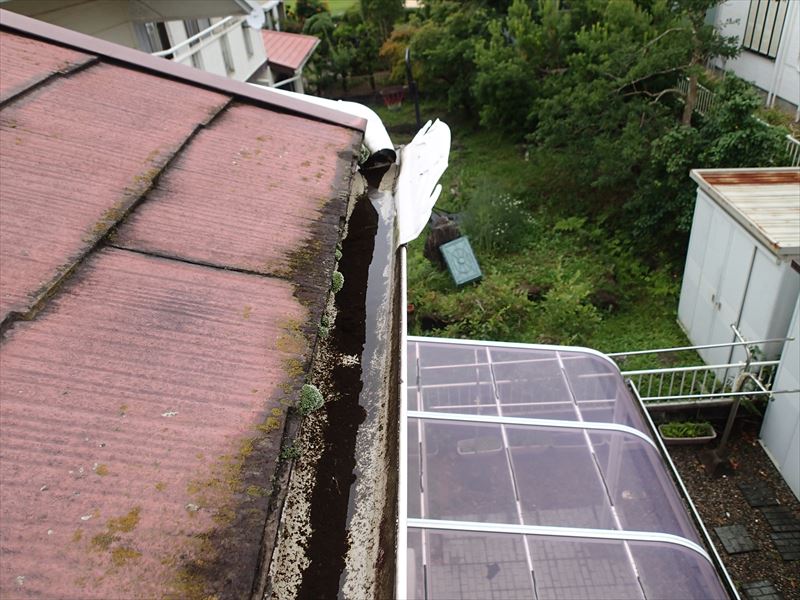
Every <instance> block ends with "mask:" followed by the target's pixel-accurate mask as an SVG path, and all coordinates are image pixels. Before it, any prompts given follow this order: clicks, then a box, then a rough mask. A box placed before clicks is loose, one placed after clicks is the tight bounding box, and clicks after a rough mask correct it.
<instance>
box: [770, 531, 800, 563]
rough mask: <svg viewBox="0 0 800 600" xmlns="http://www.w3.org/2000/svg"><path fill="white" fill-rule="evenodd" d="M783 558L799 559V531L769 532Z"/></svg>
mask: <svg viewBox="0 0 800 600" xmlns="http://www.w3.org/2000/svg"><path fill="white" fill-rule="evenodd" d="M769 537H771V538H772V541H773V542H774V544H775V547H776V548H777V549H778V553H779V554H780V555H781V558H782V559H783V560H800V531H784V532H780V533H770V534H769Z"/></svg>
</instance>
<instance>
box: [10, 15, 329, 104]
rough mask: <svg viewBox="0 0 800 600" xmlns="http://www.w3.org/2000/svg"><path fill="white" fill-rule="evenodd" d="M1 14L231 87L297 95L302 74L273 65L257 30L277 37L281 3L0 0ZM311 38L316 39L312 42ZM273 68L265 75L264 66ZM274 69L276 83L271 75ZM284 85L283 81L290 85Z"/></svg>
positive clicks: (294, 38)
mask: <svg viewBox="0 0 800 600" xmlns="http://www.w3.org/2000/svg"><path fill="white" fill-rule="evenodd" d="M0 4H2V6H3V8H5V9H8V10H11V11H14V12H18V13H20V14H23V15H26V16H29V17H33V18H36V19H39V20H42V21H45V22H47V23H52V24H54V25H59V26H62V27H67V28H69V29H73V30H75V31H79V32H81V33H86V34H89V35H93V36H95V37H99V38H101V39H104V40H107V41H110V42H114V43H116V44H121V45H123V46H128V47H129V48H136V49H138V50H141V51H143V52H147V53H148V54H154V55H156V56H160V57H164V58H168V59H170V60H174V61H175V62H179V63H181V64H185V65H188V66H191V67H194V68H196V69H202V70H204V71H207V72H209V73H213V74H215V75H222V76H223V77H229V78H231V79H236V80H238V81H248V80H250V81H258V82H259V83H262V84H265V85H269V86H273V85H275V83H276V81H278V82H279V83H278V85H280V86H282V87H284V88H287V86H291V87H290V88H287V89H292V90H293V91H298V92H302V91H303V84H302V77H303V73H302V69H303V66H305V63H306V62H307V61H308V59H309V58H310V56H311V53H312V52H313V50H314V47H316V46H314V47H312V48H310V49H308V50H307V53H306V54H304V55H303V56H302V57H301V58H302V60H301V61H300V62H298V63H296V64H295V63H293V65H294V67H295V68H294V69H292V70H291V73H290V74H288V75H284V73H285V72H286V70H285V68H284V65H283V62H279V63H277V64H276V65H274V66H273V65H272V63H271V60H270V61H269V62H268V57H269V53H268V50H267V48H266V47H265V43H264V38H263V37H262V34H261V29H262V27H263V28H266V29H267V30H270V31H273V32H275V33H278V32H279V30H280V26H281V25H280V24H281V20H282V19H283V18H284V5H283V0H147V1H145V0H116V1H115V2H105V1H102V0H0ZM280 35H281V36H282V37H281V39H282V40H283V44H281V45H279V47H278V48H277V51H279V52H280V50H281V48H282V47H283V46H286V45H289V46H300V47H303V48H306V46H307V44H308V42H307V40H306V38H308V37H309V36H302V35H297V34H290V33H281V34H280ZM313 39H316V38H313ZM271 66H273V69H272V71H271V70H270V67H271ZM275 70H277V71H279V75H278V76H277V77H273V76H272V72H273V71H275ZM289 78H291V80H290V81H285V82H284V81H282V80H284V79H289Z"/></svg>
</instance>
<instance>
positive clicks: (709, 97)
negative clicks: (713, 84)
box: [678, 77, 716, 115]
mask: <svg viewBox="0 0 800 600" xmlns="http://www.w3.org/2000/svg"><path fill="white" fill-rule="evenodd" d="M678 89H679V90H680V91H681V93H682V94H683V95H684V96H686V95H688V94H689V78H688V77H680V78H678ZM715 100H716V96H715V94H714V92H712V91H711V90H710V89H708V88H707V87H704V86H703V85H701V84H700V83H698V84H697V99H696V101H695V105H694V110H695V112H697V113H699V114H701V115H705V114H706V113H709V112H711V111H712V110H713V109H714V102H715Z"/></svg>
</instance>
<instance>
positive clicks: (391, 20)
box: [360, 0, 403, 42]
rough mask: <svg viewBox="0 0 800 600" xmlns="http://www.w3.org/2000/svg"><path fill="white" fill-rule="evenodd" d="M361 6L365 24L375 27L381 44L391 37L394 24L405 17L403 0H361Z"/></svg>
mask: <svg viewBox="0 0 800 600" xmlns="http://www.w3.org/2000/svg"><path fill="white" fill-rule="evenodd" d="M360 4H361V17H362V18H363V20H364V23H367V24H369V25H372V26H373V27H375V29H376V30H377V32H378V35H379V36H380V41H381V42H383V41H384V40H386V39H387V38H388V37H389V35H390V34H391V33H392V28H393V27H394V24H395V23H396V22H397V21H398V20H399V19H400V18H401V17H402V16H403V0H360Z"/></svg>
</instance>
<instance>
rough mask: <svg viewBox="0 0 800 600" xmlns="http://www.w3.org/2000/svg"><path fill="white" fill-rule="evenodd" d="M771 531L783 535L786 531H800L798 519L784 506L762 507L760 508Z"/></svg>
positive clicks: (799, 520)
mask: <svg viewBox="0 0 800 600" xmlns="http://www.w3.org/2000/svg"><path fill="white" fill-rule="evenodd" d="M761 512H762V513H764V517H765V518H766V519H767V523H769V526H770V528H771V529H772V531H774V532H776V533H784V532H787V531H800V519H798V518H797V517H796V516H795V515H794V513H793V512H792V511H791V510H790V509H789V508H787V507H785V506H764V507H762V508H761Z"/></svg>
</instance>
